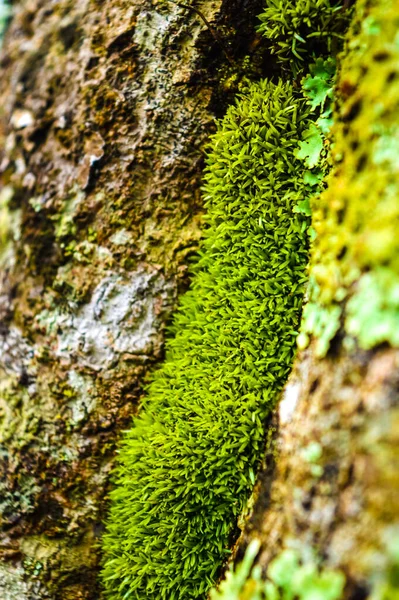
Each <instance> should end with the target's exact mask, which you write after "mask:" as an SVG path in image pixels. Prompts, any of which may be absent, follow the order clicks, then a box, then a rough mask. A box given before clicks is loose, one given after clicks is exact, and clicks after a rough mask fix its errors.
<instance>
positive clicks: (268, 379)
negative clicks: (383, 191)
mask: <svg viewBox="0 0 399 600" xmlns="http://www.w3.org/2000/svg"><path fill="white" fill-rule="evenodd" d="M310 122H311V119H310V115H309V108H308V106H307V104H306V100H305V99H303V98H302V97H301V96H297V95H296V94H295V92H294V91H293V88H292V86H291V84H289V83H281V82H280V83H278V84H277V85H274V84H272V83H270V82H263V83H259V84H252V85H250V86H249V88H248V89H247V90H245V91H244V92H243V93H242V94H241V96H240V97H239V99H238V102H237V104H236V105H235V106H232V107H231V108H230V109H229V111H228V112H227V115H226V117H225V118H224V120H223V121H222V123H221V124H220V125H219V128H218V131H217V133H216V134H215V135H214V137H213V139H212V144H211V149H210V151H209V155H208V159H207V169H206V175H205V181H206V183H205V188H204V194H205V201H206V208H207V211H208V213H207V220H206V230H205V234H204V240H203V245H202V252H201V256H200V259H199V262H198V264H197V266H196V268H195V274H194V280H193V284H192V288H191V290H190V291H189V292H188V293H187V294H186V295H185V296H184V297H183V299H182V301H181V305H180V308H179V310H178V312H177V315H176V317H175V319H174V324H173V327H172V333H173V334H174V337H171V338H170V339H169V341H168V342H167V353H166V361H165V363H164V364H163V366H162V367H161V369H160V370H159V371H158V372H157V373H156V374H155V376H154V378H153V381H152V384H151V385H150V388H149V390H148V395H147V397H146V399H145V401H144V404H143V407H142V410H141V413H140V416H139V417H137V418H136V419H135V421H134V424H133V427H132V429H131V430H130V431H129V432H128V433H127V434H126V436H125V439H124V442H123V444H122V447H121V450H120V458H119V467H118V472H117V477H116V484H117V485H116V487H115V489H114V491H113V492H112V503H111V513H110V517H109V521H108V527H107V533H106V535H105V538H104V551H105V565H104V570H103V580H104V584H105V589H106V594H107V597H108V598H112V599H121V598H136V599H140V600H144V599H145V598H157V599H160V600H161V599H164V600H173V599H175V600H177V599H181V600H183V599H184V600H189V599H199V598H203V597H204V594H205V593H206V592H207V590H208V589H209V587H210V585H212V583H213V582H214V579H215V576H216V573H217V571H218V569H219V568H220V567H221V565H222V563H223V560H224V558H225V557H226V555H227V554H228V552H229V550H228V548H229V542H230V541H231V540H230V536H231V534H232V532H233V528H234V523H235V520H236V518H237V517H238V516H239V514H240V513H241V511H242V509H243V507H244V505H245V502H246V499H247V498H248V494H249V493H250V490H251V488H252V486H253V483H254V479H255V472H256V468H257V464H258V459H259V456H260V454H261V450H262V447H263V443H264V422H265V417H266V416H267V414H268V413H269V411H270V410H271V408H272V407H273V405H274V403H275V400H276V396H277V394H278V392H279V391H280V390H281V388H282V386H283V384H284V382H285V380H286V378H287V376H288V374H289V371H290V367H291V362H292V359H293V355H294V348H295V340H296V335H297V334H296V331H297V327H298V322H299V318H300V313H301V304H302V296H303V290H304V284H305V282H306V264H307V256H308V248H307V236H306V230H307V228H308V220H309V219H308V217H307V216H305V215H304V214H302V213H300V212H294V210H293V209H294V207H296V205H297V204H298V202H299V201H300V200H302V199H303V197H304V195H306V194H307V193H308V192H307V190H305V189H304V183H303V178H302V177H298V172H302V168H303V165H302V163H301V161H300V160H299V159H297V158H296V156H295V154H296V149H297V147H298V143H299V140H300V139H301V137H302V134H303V132H304V131H305V130H306V129H307V128H308V127H309V124H310Z"/></svg>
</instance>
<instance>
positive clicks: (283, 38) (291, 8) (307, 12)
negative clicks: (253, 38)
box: [259, 0, 351, 74]
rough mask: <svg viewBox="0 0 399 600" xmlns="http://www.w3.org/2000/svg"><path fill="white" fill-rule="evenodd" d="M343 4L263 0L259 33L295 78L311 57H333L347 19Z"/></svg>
mask: <svg viewBox="0 0 399 600" xmlns="http://www.w3.org/2000/svg"><path fill="white" fill-rule="evenodd" d="M345 4H346V3H345V2H344V1H343V0H266V8H265V9H264V11H263V13H262V14H261V15H260V20H261V21H262V24H261V25H260V27H259V31H260V32H261V33H262V34H263V35H264V36H265V37H266V38H267V39H268V40H269V44H270V49H271V51H272V53H273V54H276V56H277V58H278V60H279V62H280V63H282V64H283V66H285V67H286V68H287V69H292V70H293V71H294V74H295V73H297V72H299V71H301V70H302V69H303V66H304V60H305V59H306V61H309V58H310V57H311V56H314V57H319V56H321V55H323V54H324V55H333V54H335V53H336V50H337V48H338V47H339V45H340V40H341V39H342V37H343V32H344V31H345V29H346V26H347V24H348V20H349V18H350V12H351V11H350V10H348V8H345Z"/></svg>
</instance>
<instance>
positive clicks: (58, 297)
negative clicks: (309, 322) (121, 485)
mask: <svg viewBox="0 0 399 600" xmlns="http://www.w3.org/2000/svg"><path fill="white" fill-rule="evenodd" d="M185 4H186V3H182V4H179V3H176V2H173V1H170V2H164V1H162V0H159V1H157V0H135V1H134V2H121V1H120V0H102V2H100V1H96V0H81V1H80V2H72V1H71V0H59V1H56V0H50V1H49V0H47V1H44V0H20V2H18V3H17V4H16V5H15V6H14V17H13V20H12V23H11V25H10V28H9V31H8V33H7V36H6V40H5V45H4V48H3V51H2V55H1V81H0V107H1V122H0V147H1V165H0V170H1V186H2V187H1V191H0V451H1V454H0V465H1V466H0V505H1V517H0V557H1V562H0V598H1V599H2V600H3V599H4V600H14V599H15V600H42V599H43V600H44V599H51V600H72V599H87V600H98V599H99V598H101V590H100V589H99V587H98V578H97V574H98V566H99V559H100V554H99V548H98V541H99V539H100V536H101V533H102V530H103V525H102V523H103V520H104V516H105V511H106V508H107V501H106V494H107V490H108V486H109V475H110V471H111V469H112V466H113V462H114V456H115V445H116V443H117V440H118V438H119V436H120V433H121V431H122V430H124V429H126V428H127V427H128V426H129V423H130V419H131V416H132V415H133V414H135V411H136V410H137V406H138V404H139V402H140V398H141V397H142V395H143V389H144V386H145V382H146V378H147V376H148V374H149V372H150V371H151V369H153V368H154V365H155V364H156V362H157V361H159V360H160V359H162V348H163V339H164V333H165V327H166V325H167V323H168V319H169V317H170V315H171V313H172V312H173V309H174V307H175V306H176V301H177V298H178V295H179V294H180V293H181V292H182V291H183V290H184V289H185V288H186V287H187V284H188V263H189V260H190V256H192V254H193V253H195V251H196V249H197V247H198V241H199V236H200V226H201V193H200V186H201V171H202V166H203V155H204V147H205V144H206V141H207V138H208V136H209V134H210V133H211V132H212V130H213V127H214V118H215V116H220V115H222V114H223V112H224V110H225V107H226V105H227V104H228V102H230V101H231V100H232V98H233V97H234V91H235V87H234V82H235V81H237V80H239V79H240V77H241V67H242V59H243V58H244V56H245V55H247V54H249V53H250V54H252V63H253V64H254V65H255V66H254V68H255V69H257V70H258V72H259V74H261V73H262V70H263V74H264V71H265V69H267V70H271V69H273V67H272V65H271V63H269V62H267V61H266V62H265V56H267V54H265V52H264V51H263V50H262V48H260V49H259V47H258V40H257V37H256V34H255V24H256V15H257V14H258V13H259V12H260V11H261V8H262V4H263V2H261V1H258V0H199V1H198V3H196V4H195V7H196V8H197V10H191V9H189V8H187V7H186V6H185ZM398 364H399V355H398V352H397V351H395V350H393V349H391V348H388V347H379V348H376V349H375V350H370V351H361V350H359V349H353V350H349V349H348V348H345V347H344V346H343V344H342V343H341V341H340V340H339V339H338V340H337V339H336V340H335V341H334V347H333V348H332V349H331V351H330V353H329V354H328V356H327V357H325V358H318V357H317V356H316V355H315V352H314V348H313V346H311V347H310V348H309V349H307V350H306V351H303V352H302V353H300V354H299V356H298V358H297V361H296V365H295V368H294V371H293V373H292V376H291V378H290V380H289V382H288V384H287V386H286V389H285V391H284V395H283V398H282V402H281V403H280V408H279V411H278V414H277V413H276V414H275V415H274V417H273V420H272V422H271V426H270V428H269V435H268V441H267V448H266V451H265V458H264V463H263V467H262V470H261V472H260V474H259V477H258V481H257V484H256V488H255V491H254V494H253V498H252V499H251V503H250V505H251V506H252V508H251V511H250V513H249V515H247V517H246V519H244V522H243V524H242V528H243V533H242V536H241V538H240V540H239V542H238V544H237V546H236V550H237V554H238V556H240V554H241V553H242V551H243V550H244V549H245V546H246V544H247V542H248V540H249V539H250V538H251V537H254V536H256V537H258V538H260V539H261V540H262V542H263V546H262V548H263V550H262V553H261V556H260V563H261V565H262V566H266V565H267V563H268V562H269V560H270V558H272V557H273V556H275V555H276V554H277V553H278V551H279V549H280V548H282V547H284V546H285V545H287V544H289V545H291V546H292V545H294V546H295V545H296V547H297V548H299V549H300V551H301V553H302V556H304V557H306V556H307V555H310V554H311V553H312V552H313V551H314V549H317V550H318V552H319V554H320V556H321V557H322V558H323V560H324V561H325V562H326V563H327V564H328V565H329V566H332V567H338V568H340V569H342V570H344V572H345V574H346V575H347V580H348V585H347V588H346V592H345V594H346V596H345V597H346V598H348V599H349V598H351V599H353V600H355V599H356V600H362V599H363V598H366V597H367V595H368V593H369V590H370V582H371V581H373V580H374V579H375V578H378V577H379V574H381V573H383V571H384V569H387V568H389V565H388V563H387V559H386V552H385V537H386V535H387V531H389V527H391V526H392V523H393V522H394V520H395V512H396V511H397V507H396V503H395V493H396V492H397V488H398V482H397V474H396V473H397V471H395V469H394V456H395V452H396V451H397V446H398V441H399V440H398V435H397V421H398V411H397V407H396V408H395V406H397V398H398V387H399V379H398V374H397V373H398ZM395 429H396V430H395ZM314 456H316V457H318V459H317V460H315V459H314Z"/></svg>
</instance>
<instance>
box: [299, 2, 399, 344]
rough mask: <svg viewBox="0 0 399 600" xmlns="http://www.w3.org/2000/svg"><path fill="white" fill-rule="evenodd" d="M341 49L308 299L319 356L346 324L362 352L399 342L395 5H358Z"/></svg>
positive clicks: (398, 10) (307, 321)
mask: <svg viewBox="0 0 399 600" xmlns="http://www.w3.org/2000/svg"><path fill="white" fill-rule="evenodd" d="M356 11H357V13H356V19H355V21H354V24H353V26H352V30H351V32H350V35H349V37H348V40H347V43H346V49H345V52H344V56H343V58H342V64H341V73H340V78H339V83H338V92H339V103H338V106H337V109H336V113H335V121H336V125H335V126H334V129H333V137H334V147H333V153H332V154H333V160H334V169H333V171H332V173H331V175H330V176H329V178H328V182H327V183H328V189H327V190H326V191H324V192H323V194H322V195H321V197H320V198H317V199H316V200H315V201H314V203H313V209H314V210H313V226H314V228H315V230H316V232H317V237H316V240H315V242H314V248H313V253H312V265H311V280H310V302H309V304H308V305H307V306H306V307H305V311H304V323H303V329H302V335H301V337H300V339H299V342H300V343H301V344H302V345H306V342H307V339H306V336H308V335H309V334H312V335H314V336H315V337H316V338H317V340H318V342H317V346H316V350H317V352H318V354H319V355H324V354H325V353H326V352H327V351H328V348H329V346H330V342H331V340H332V339H333V337H334V336H335V334H336V333H337V331H338V330H339V328H340V326H341V325H344V327H345V329H346V333H347V334H348V335H349V336H355V337H356V339H357V340H358V343H359V344H360V345H361V346H362V347H364V348H371V347H373V346H375V345H377V344H380V343H382V342H388V343H390V344H391V345H397V344H398V341H399V340H398V334H397V331H398V326H397V324H398V320H399V299H398V284H397V281H398V276H399V235H398V234H399V202H398V197H399V180H398V152H397V150H398V144H399V121H398V114H399V33H398V32H399V6H398V4H397V3H392V2H390V1H389V0H373V1H365V0H363V1H360V2H359V3H358V5H357V7H356Z"/></svg>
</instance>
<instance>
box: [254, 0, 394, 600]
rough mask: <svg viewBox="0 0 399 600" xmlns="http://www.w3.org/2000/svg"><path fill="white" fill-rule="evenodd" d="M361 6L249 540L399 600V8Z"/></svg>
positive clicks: (365, 592) (356, 590)
mask: <svg viewBox="0 0 399 600" xmlns="http://www.w3.org/2000/svg"><path fill="white" fill-rule="evenodd" d="M355 9H356V10H355V15H354V20H353V23H352V26H351V29H350V31H349V33H348V36H347V40H346V44H345V51H344V53H343V54H342V56H341V57H340V74H339V78H338V84H337V89H336V97H337V103H336V108H335V116H334V120H335V126H334V127H333V129H332V137H333V141H334V144H333V146H332V160H333V168H332V171H331V173H330V175H329V177H328V180H327V184H328V186H327V189H326V190H325V191H324V192H323V193H322V194H321V196H319V197H316V198H314V201H313V226H314V228H315V230H316V234H317V235H316V238H315V241H314V245H313V248H312V258H311V264H310V288H309V296H310V299H309V303H308V304H307V306H305V308H304V320H303V324H302V333H301V336H300V338H299V345H300V346H301V347H302V349H303V351H302V352H301V353H299V355H298V358H297V361H296V364H295V368H294V372H293V375H292V376H291V378H290V380H289V382H288V384H287V387H286V389H285V392H284V396H283V400H282V402H281V405H280V410H279V415H280V433H279V434H278V436H277V438H276V447H277V448H278V449H279V451H280V452H279V455H278V456H277V457H276V459H275V460H276V467H275V470H274V472H273V474H271V472H270V471H268V469H267V467H266V466H265V470H264V472H263V474H262V476H261V477H260V479H259V482H258V488H257V491H256V494H255V496H254V501H255V506H254V509H253V513H252V517H251V519H250V520H249V522H248V526H247V529H246V532H245V535H244V536H243V540H244V539H246V540H248V539H249V538H250V537H251V536H254V537H257V538H260V540H261V541H262V550H261V553H260V556H259V564H260V565H261V566H262V567H266V566H267V564H268V563H269V561H270V559H271V558H273V556H275V555H276V554H278V549H279V548H281V547H283V548H290V551H294V552H295V553H297V554H298V555H299V556H300V558H301V560H302V562H303V564H307V563H308V561H309V560H310V559H311V560H312V561H316V564H320V565H322V566H323V568H326V569H331V568H332V569H334V570H336V569H339V570H340V572H341V573H343V575H344V576H345V578H346V585H345V588H344V591H343V593H342V594H341V596H340V597H341V598H342V599H350V600H352V599H353V598H365V599H366V598H367V599H370V600H377V599H378V600H388V599H392V598H396V597H398V594H399V589H398V569H399V553H398V545H399V523H398V513H397V494H398V488H399V482H398V472H397V452H398V444H399V439H398V418H399V412H398V398H399V382H398V375H397V374H398V366H399V354H398V345H399V343H398V338H397V332H398V318H399V294H398V290H399V288H398V281H399V262H398V259H399V245H398V240H399V203H398V197H399V178H398V163H397V157H398V139H399V119H398V115H399V71H398V66H399V44H398V39H399V38H398V31H399V5H398V3H397V2H391V1H390V0H360V1H359V2H357V4H356V7H355ZM270 461H271V456H270V457H269V464H270ZM266 464H267V462H266ZM271 478H273V484H272V486H271V488H270V479H271ZM248 589H249V588H248ZM244 597H245V598H246V595H245V594H243V598H244ZM250 597H251V596H250ZM266 597H267V596H266ZM322 597H323V596H322Z"/></svg>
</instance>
